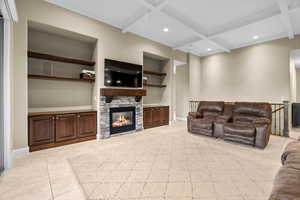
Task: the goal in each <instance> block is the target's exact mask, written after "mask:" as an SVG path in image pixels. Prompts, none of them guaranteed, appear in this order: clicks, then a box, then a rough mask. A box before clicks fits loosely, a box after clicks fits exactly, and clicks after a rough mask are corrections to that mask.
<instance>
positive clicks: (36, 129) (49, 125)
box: [29, 115, 54, 146]
mask: <svg viewBox="0 0 300 200" xmlns="http://www.w3.org/2000/svg"><path fill="white" fill-rule="evenodd" d="M53 142H54V116H51V115H47V116H37V117H30V118H29V146H35V145H41V144H50V143H53Z"/></svg>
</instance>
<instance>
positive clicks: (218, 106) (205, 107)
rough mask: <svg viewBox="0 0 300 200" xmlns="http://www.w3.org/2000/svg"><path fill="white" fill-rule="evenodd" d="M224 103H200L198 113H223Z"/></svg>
mask: <svg viewBox="0 0 300 200" xmlns="http://www.w3.org/2000/svg"><path fill="white" fill-rule="evenodd" d="M223 109H224V102H223V101H201V102H200V104H199V107H198V110H197V111H198V112H200V113H203V112H204V111H208V112H219V113H220V112H223Z"/></svg>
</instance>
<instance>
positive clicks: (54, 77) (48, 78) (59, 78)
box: [28, 75, 95, 83]
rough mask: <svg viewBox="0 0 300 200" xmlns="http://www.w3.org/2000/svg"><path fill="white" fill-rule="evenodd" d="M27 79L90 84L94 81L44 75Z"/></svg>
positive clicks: (31, 76)
mask: <svg viewBox="0 0 300 200" xmlns="http://www.w3.org/2000/svg"><path fill="white" fill-rule="evenodd" d="M28 78H31V79H45V80H61V81H80V82H88V83H92V82H95V80H85V79H80V78H66V77H57V76H44V75H28Z"/></svg>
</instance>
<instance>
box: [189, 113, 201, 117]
mask: <svg viewBox="0 0 300 200" xmlns="http://www.w3.org/2000/svg"><path fill="white" fill-rule="evenodd" d="M188 116H191V117H193V118H200V117H201V113H199V112H189V114H188Z"/></svg>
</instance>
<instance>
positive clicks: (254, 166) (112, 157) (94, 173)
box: [0, 122, 291, 200]
mask: <svg viewBox="0 0 300 200" xmlns="http://www.w3.org/2000/svg"><path fill="white" fill-rule="evenodd" d="M289 141H291V139H287V138H282V137H275V136H274V137H271V140H270V144H269V145H268V147H267V148H266V149H265V150H259V149H255V148H253V147H248V146H243V145H237V144H232V143H227V142H224V141H222V140H217V139H214V138H209V137H203V136H197V135H192V134H189V133H188V132H187V131H186V125H185V122H177V123H176V124H174V125H172V126H165V127H160V128H154V129H148V130H145V131H142V132H139V133H134V134H129V135H124V136H118V137H112V138H110V139H107V140H100V141H89V142H84V143H80V144H74V145H68V146H64V147H59V148H55V149H49V150H44V151H39V152H35V153H31V154H29V155H27V156H24V157H22V158H18V159H17V160H16V161H15V162H14V167H13V168H12V169H10V170H8V171H6V172H5V174H4V175H3V176H1V177H0V199H1V200H16V199H21V200H27V199H28V200H29V199H30V200H35V199H37V200H50V199H51V200H83V199H90V200H96V199H97V200H98V199H101V200H102V199H105V200H107V199H112V200H114V199H118V200H119V199H132V200H133V199H135V200H139V199H141V200H142V199H143V200H148V199H149V200H150V199H152V200H160V199H165V200H169V199H174V200H177V199H178V200H179V199H180V200H188V199H195V200H200V199H201V200H227V199H228V200H229V199H230V200H235V199H237V200H263V199H267V197H268V195H269V193H270V190H271V187H272V181H273V179H274V176H275V174H276V172H277V170H278V168H279V167H280V154H281V152H282V151H283V148H284V146H285V145H286V144H287V143H288V142H289Z"/></svg>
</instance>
